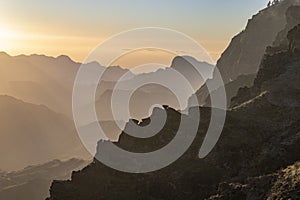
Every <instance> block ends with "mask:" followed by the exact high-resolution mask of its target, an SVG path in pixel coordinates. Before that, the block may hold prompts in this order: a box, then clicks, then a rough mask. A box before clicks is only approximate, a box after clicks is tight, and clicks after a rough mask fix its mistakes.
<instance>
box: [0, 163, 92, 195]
mask: <svg viewBox="0 0 300 200" xmlns="http://www.w3.org/2000/svg"><path fill="white" fill-rule="evenodd" d="M87 164H88V162H87V161H84V160H77V159H71V160H67V161H59V160H54V161H51V162H48V163H45V164H42V165H36V166H30V167H26V168H25V169H23V170H20V171H16V172H10V173H3V174H1V175H0V199H5V200H13V199H23V200H41V199H45V198H46V197H47V196H48V193H49V186H50V184H51V181H53V180H54V179H59V180H66V179H68V178H70V176H71V172H72V171H73V170H79V169H81V168H82V167H84V166H85V165H87Z"/></svg>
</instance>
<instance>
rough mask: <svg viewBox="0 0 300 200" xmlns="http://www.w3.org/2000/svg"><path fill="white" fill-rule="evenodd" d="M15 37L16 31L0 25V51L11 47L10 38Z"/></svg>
mask: <svg viewBox="0 0 300 200" xmlns="http://www.w3.org/2000/svg"><path fill="white" fill-rule="evenodd" d="M14 37H16V33H14V32H13V31H10V30H9V29H7V28H4V27H0V51H4V50H7V49H9V48H11V47H12V45H13V44H12V43H11V39H12V38H14Z"/></svg>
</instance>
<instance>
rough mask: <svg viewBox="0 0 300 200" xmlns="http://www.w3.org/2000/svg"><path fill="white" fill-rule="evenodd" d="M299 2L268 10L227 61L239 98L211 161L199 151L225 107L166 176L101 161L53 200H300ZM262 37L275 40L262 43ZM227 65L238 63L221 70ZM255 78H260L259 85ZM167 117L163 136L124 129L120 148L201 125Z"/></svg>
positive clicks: (226, 72) (143, 148) (60, 187)
mask: <svg viewBox="0 0 300 200" xmlns="http://www.w3.org/2000/svg"><path fill="white" fill-rule="evenodd" d="M298 3H299V1H297V0H294V1H281V2H280V3H278V4H276V5H274V6H271V7H269V8H267V9H265V10H262V11H261V12H260V13H259V14H258V15H256V16H255V17H254V18H253V19H252V20H251V21H250V22H249V24H248V26H247V28H246V29H245V31H243V32H242V33H241V34H240V35H238V36H237V37H235V39H233V41H232V43H231V44H230V46H229V48H228V49H227V50H226V51H225V53H224V54H223V55H222V58H221V59H220V60H219V62H218V67H219V69H220V71H221V74H223V76H224V79H225V81H226V82H227V83H229V82H231V81H232V80H234V79H235V81H236V82H234V83H232V82H231V83H229V84H230V87H233V88H234V89H235V90H236V92H237V94H236V95H234V94H232V95H234V97H233V98H232V101H231V103H230V108H229V109H228V110H227V111H226V112H227V118H226V121H225V125H224V128H223V132H222V135H221V137H220V139H219V141H218V143H217V144H216V146H215V147H214V149H213V150H212V152H211V153H210V154H209V155H208V156H207V157H205V158H203V159H200V158H199V157H198V152H199V148H200V146H201V144H202V142H203V138H204V136H205V134H206V131H207V128H208V125H209V122H210V116H211V110H212V109H217V108H209V107H201V108H200V112H201V113H200V114H201V121H200V124H199V128H198V132H197V135H196V138H195V140H194V142H193V143H192V145H191V146H190V147H189V149H188V150H187V151H186V152H185V153H184V155H183V156H181V157H180V158H179V159H178V160H177V161H176V162H174V163H172V164H171V165H169V166H167V167H165V168H163V169H160V170H158V171H154V172H150V173H144V174H130V173H123V172H119V171H117V170H114V169H112V168H110V167H108V166H106V165H104V164H102V163H101V162H99V161H98V160H97V159H94V161H93V162H92V163H91V164H90V165H88V166H87V167H85V168H84V169H83V170H81V171H77V172H73V174H72V178H71V180H69V181H54V182H53V183H52V186H51V189H50V197H49V198H48V199H49V200H94V199H120V197H121V198H122V199H149V200H150V199H172V200H173V199H251V200H253V199H257V200H259V199H299V198H300V179H299V163H298V161H299V160H300V155H299V151H300V147H299V142H300V126H299V124H300V98H299V97H300V96H299V94H300V92H299V91H300V88H299V85H300V84H299V80H300V76H299V75H300V53H299V49H300V43H299V41H300V34H299V31H300V26H299V25H298V24H300V18H298V16H299V13H300V6H292V5H293V4H298ZM260 33H261V34H262V33H266V35H265V37H268V39H267V40H265V41H262V40H260V39H259V38H261V34H260ZM243 44H248V45H243ZM253 44H255V45H253ZM261 44H263V45H261ZM267 46H269V47H268V48H267ZM242 47H243V48H242ZM235 52H236V53H238V54H239V56H236V54H235ZM246 58H247V59H246ZM230 60H231V61H230ZM225 61H228V62H229V61H230V62H229V63H231V64H228V65H227V67H221V66H220V65H221V64H220V63H225ZM243 63H244V64H243ZM224 66H225V65H224ZM230 67H232V68H230ZM229 68H230V69H229ZM257 71H258V72H257ZM256 72H257V73H256ZM249 74H256V75H253V77H254V79H253V81H252V82H251V77H250V78H249V77H248V75H249ZM240 75H244V77H242V78H238V76H240ZM245 75H246V76H245ZM248 78H249V79H250V81H248V82H247V85H248V87H245V85H243V84H242V85H239V82H241V83H244V81H237V80H239V79H240V80H241V79H242V80H248ZM211 81H213V80H211ZM229 84H228V85H229ZM228 85H227V86H228ZM225 87H226V86H225ZM236 88H237V89H236ZM198 95H200V99H201V98H203V99H205V98H207V96H206V97H205V98H204V97H202V96H201V94H199V93H198ZM158 109H162V108H158ZM192 109H198V108H190V112H191V111H192ZM161 111H165V112H166V113H167V121H166V123H165V125H164V127H163V128H162V130H161V131H160V132H159V133H158V134H157V135H155V136H153V137H151V138H148V139H138V138H135V137H132V136H130V135H129V134H128V133H126V132H125V131H124V132H122V133H121V136H120V138H119V141H118V142H116V143H115V144H116V145H117V146H119V147H121V148H123V149H126V150H129V151H132V152H149V151H154V150H157V149H159V148H161V147H162V146H164V145H166V144H168V143H169V142H170V141H171V140H172V139H173V138H174V135H175V134H176V132H177V130H178V126H179V124H180V118H181V117H184V118H187V119H189V120H193V118H192V117H191V116H189V115H183V114H181V113H179V112H177V111H176V110H174V109H172V108H170V107H168V106H164V107H163V110H161ZM159 113H161V112H154V113H153V116H151V118H156V117H159V116H156V115H159ZM133 122H135V121H134V120H133ZM150 122H151V120H150V119H145V120H143V121H142V122H140V123H138V122H135V123H136V124H137V125H140V126H144V125H145V124H148V123H150ZM128 125H129V124H128ZM125 130H126V129H125ZM101 145H105V142H99V143H98V154H100V153H101V152H100V151H99V150H100V149H101ZM96 157H97V156H96Z"/></svg>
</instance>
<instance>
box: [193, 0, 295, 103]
mask: <svg viewBox="0 0 300 200" xmlns="http://www.w3.org/2000/svg"><path fill="white" fill-rule="evenodd" d="M298 4H300V1H299V0H285V1H280V2H279V3H278V4H276V5H273V6H271V7H268V8H266V9H264V10H262V11H260V12H259V13H258V14H256V15H254V16H253V17H252V19H250V20H249V21H248V24H247V26H246V28H245V30H243V31H242V32H241V33H239V34H238V35H236V36H235V37H234V38H233V39H232V41H231V42H230V44H229V46H228V47H227V49H226V50H225V51H224V53H223V54H222V55H221V57H220V59H219V60H218V62H217V65H216V67H217V68H218V69H219V71H220V73H221V75H222V78H223V80H224V83H225V90H226V91H227V92H228V93H227V99H228V102H229V104H228V105H230V100H231V98H232V97H234V96H235V95H236V94H237V89H238V88H240V87H249V86H251V85H249V83H250V82H249V81H245V82H240V81H239V80H237V81H235V80H236V79H241V76H242V77H245V76H248V75H249V76H251V77H253V75H256V74H257V72H258V69H259V64H260V62H261V60H262V58H263V55H264V53H265V51H266V49H267V48H268V47H269V46H271V45H272V44H273V43H274V46H278V42H281V40H284V41H285V42H286V43H287V38H286V35H287V31H288V30H290V29H291V28H292V27H294V26H295V25H297V14H292V12H289V11H288V8H290V6H291V5H298ZM293 13H295V12H293ZM276 43H277V44H276ZM214 73H216V72H214ZM252 80H253V79H252ZM231 81H235V82H233V83H232V84H230V85H227V84H228V83H229V82H231ZM208 82H213V81H212V80H208ZM232 85H236V86H235V87H234V88H232ZM231 88H232V89H231ZM216 89H218V88H216ZM197 96H198V100H199V104H200V105H209V102H207V100H208V99H209V93H208V90H207V87H206V85H205V84H204V85H203V86H202V87H201V88H200V89H199V90H198V91H197Z"/></svg>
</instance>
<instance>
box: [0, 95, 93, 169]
mask: <svg viewBox="0 0 300 200" xmlns="http://www.w3.org/2000/svg"><path fill="white" fill-rule="evenodd" d="M0 127H1V133H0V169H2V170H5V171H11V170H16V169H21V168H24V167H26V166H28V165H33V164H39V163H44V162H47V161H49V160H53V159H59V158H61V159H65V158H70V157H88V156H89V155H88V154H87V152H86V151H85V149H84V148H83V146H82V145H81V142H80V140H79V139H78V136H77V134H76V132H74V126H73V123H72V121H71V120H69V119H68V118H67V117H65V116H64V115H61V114H58V113H55V112H53V111H51V110H50V109H48V108H47V107H45V106H42V105H39V106H38V105H34V104H29V103H25V102H23V101H20V100H17V99H15V98H13V97H9V96H0Z"/></svg>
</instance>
